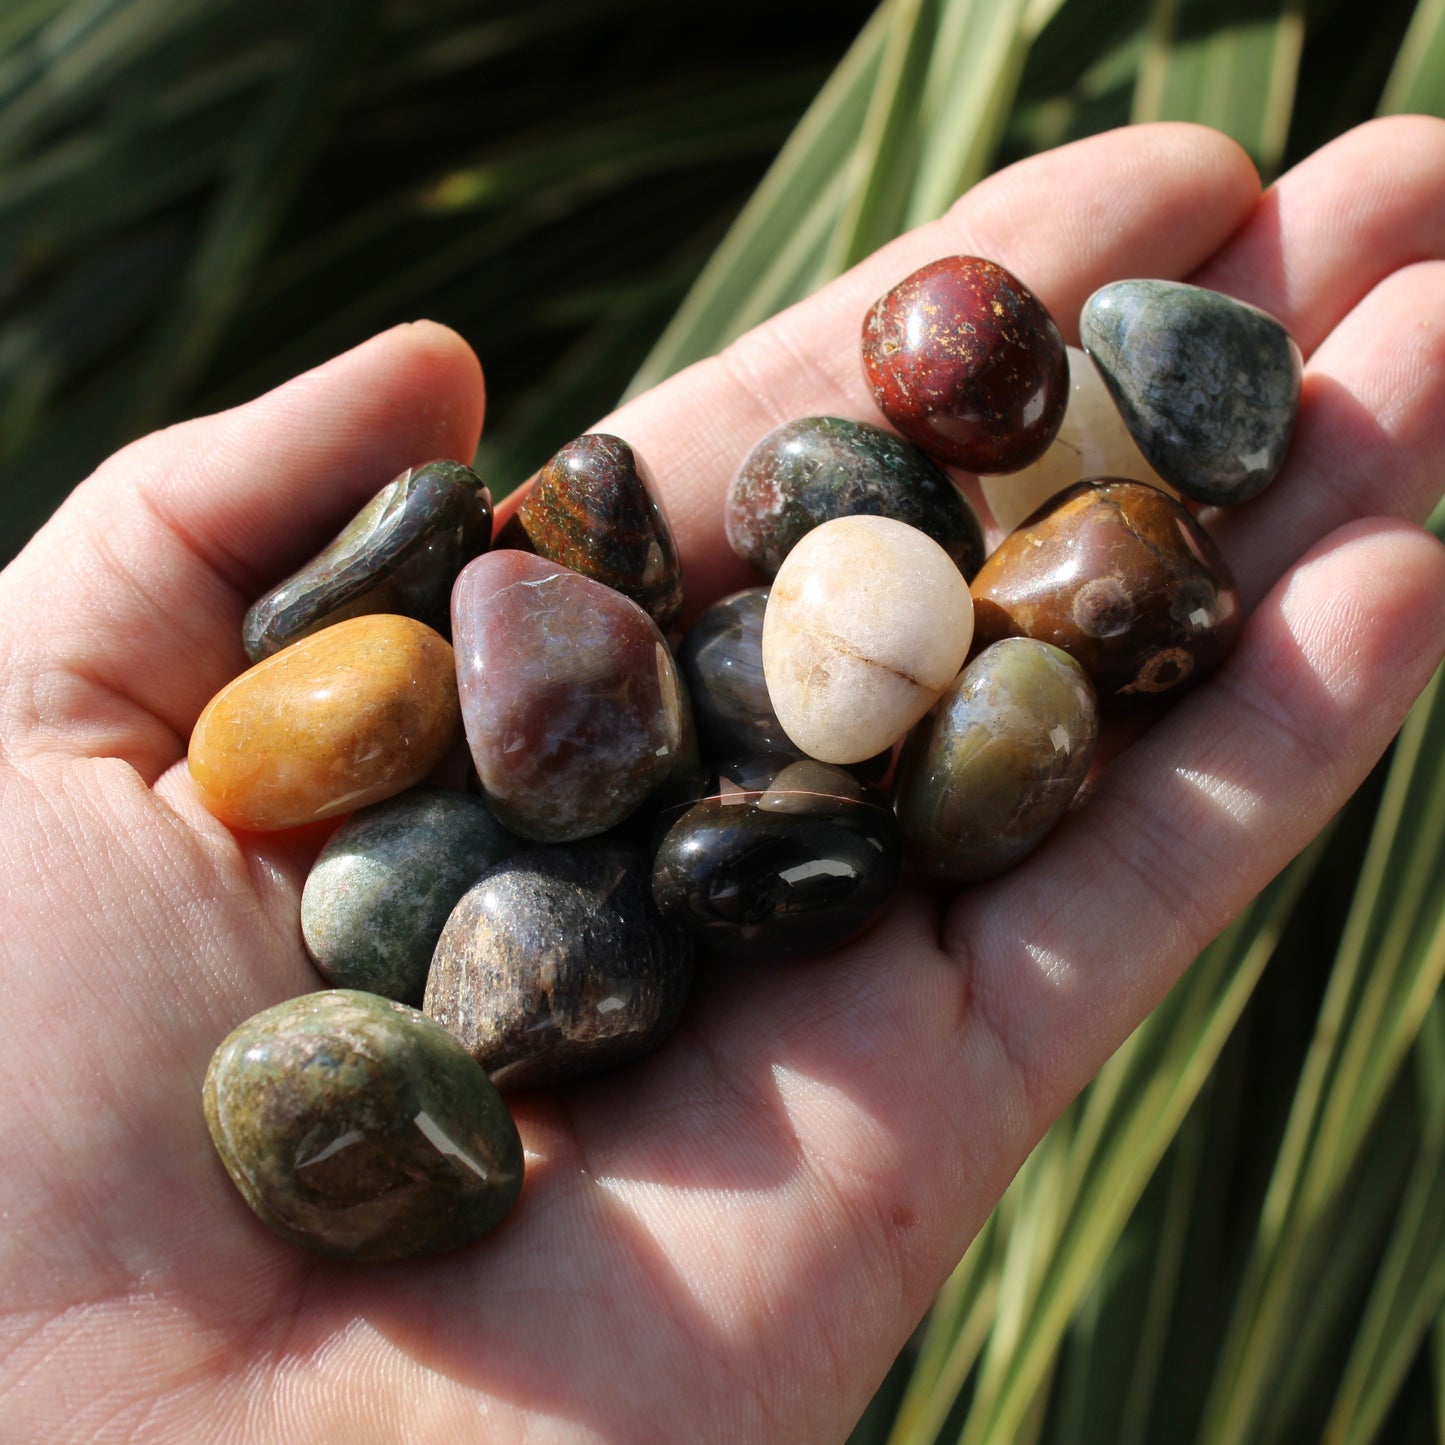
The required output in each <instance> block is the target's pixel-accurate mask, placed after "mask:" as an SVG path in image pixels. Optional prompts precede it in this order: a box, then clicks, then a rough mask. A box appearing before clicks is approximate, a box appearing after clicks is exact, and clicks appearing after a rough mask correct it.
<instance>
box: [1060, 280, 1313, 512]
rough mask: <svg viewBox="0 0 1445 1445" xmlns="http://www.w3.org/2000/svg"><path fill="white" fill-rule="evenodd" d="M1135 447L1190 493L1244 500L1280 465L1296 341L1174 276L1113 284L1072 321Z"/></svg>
mask: <svg viewBox="0 0 1445 1445" xmlns="http://www.w3.org/2000/svg"><path fill="white" fill-rule="evenodd" d="M1079 330H1080V334H1081V335H1082V337H1083V341H1084V347H1085V349H1086V350H1087V351H1088V353H1089V355H1090V356H1091V357H1093V359H1094V362H1095V364H1096V365H1097V366H1098V368H1099V371H1100V373H1101V374H1102V375H1103V378H1104V381H1105V383H1106V384H1107V386H1108V388H1109V391H1110V393H1111V394H1112V395H1113V397H1114V401H1115V403H1116V404H1117V405H1118V408H1119V412H1120V415H1122V416H1123V418H1124V422H1125V424H1126V425H1127V426H1128V428H1129V431H1130V432H1131V433H1132V435H1133V437H1134V440H1135V441H1137V442H1138V443H1139V449H1140V451H1142V452H1143V454H1144V455H1145V456H1146V457H1147V458H1148V459H1149V461H1150V462H1151V463H1152V464H1153V466H1154V468H1155V470H1156V471H1157V472H1158V473H1159V475H1160V476H1162V477H1163V478H1164V480H1165V481H1167V482H1169V483H1170V484H1171V485H1172V486H1174V487H1177V488H1178V489H1179V491H1181V492H1182V493H1184V494H1185V495H1186V496H1189V497H1193V498H1195V499H1196V500H1197V501H1201V502H1211V503H1214V504H1216V505H1219V506H1228V505H1232V504H1233V503H1236V502H1247V501H1248V500H1249V499H1250V498H1251V497H1255V496H1258V494H1259V493H1260V492H1261V491H1263V490H1264V488H1265V487H1266V486H1268V485H1269V483H1270V481H1271V480H1272V479H1273V478H1274V475H1275V473H1276V472H1277V471H1278V470H1279V468H1280V466H1281V465H1282V463H1283V462H1284V458H1285V453H1286V451H1287V450H1288V449H1289V443H1290V438H1291V436H1293V434H1294V424H1295V417H1296V415H1297V413H1298V411H1299V396H1300V378H1301V375H1302V367H1301V361H1300V351H1299V347H1298V346H1296V345H1295V343H1294V341H1293V340H1292V339H1291V338H1290V335H1289V333H1288V332H1287V331H1286V330H1285V329H1284V327H1283V326H1281V325H1280V324H1279V322H1278V321H1276V320H1275V319H1274V317H1272V316H1269V315H1267V314H1266V313H1265V312H1263V311H1260V310H1258V309H1257V308H1255V307H1253V306H1247V305H1245V303H1244V302H1242V301H1235V300H1233V299H1231V298H1230V297H1228V296H1222V295H1220V294H1219V292H1217V291H1206V290H1204V289H1203V288H1202V287H1199V286H1186V285H1184V284H1183V283H1182V282H1179V281H1147V280H1146V281H1116V282H1114V283H1113V284H1112V285H1109V286H1105V287H1102V288H1101V289H1100V290H1098V291H1096V292H1094V294H1093V295H1092V296H1091V297H1090V298H1089V299H1088V301H1087V302H1086V303H1085V305H1084V310H1083V314H1082V316H1081V317H1080V319H1079Z"/></svg>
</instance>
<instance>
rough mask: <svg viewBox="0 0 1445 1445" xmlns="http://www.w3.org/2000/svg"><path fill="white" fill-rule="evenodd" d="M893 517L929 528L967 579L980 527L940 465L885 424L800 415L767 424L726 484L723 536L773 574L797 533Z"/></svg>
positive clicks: (974, 566) (977, 553)
mask: <svg viewBox="0 0 1445 1445" xmlns="http://www.w3.org/2000/svg"><path fill="white" fill-rule="evenodd" d="M850 516H876V517H892V518H893V519H894V521H897V522H906V523H907V524H908V525H909V526H910V527H917V528H918V530H919V531H920V532H926V533H927V534H928V535H929V536H930V537H932V538H933V539H934V541H935V542H937V543H938V544H939V546H941V547H942V548H943V550H944V551H945V552H947V553H948V555H949V556H950V557H952V558H953V560H954V561H955V562H956V563H957V564H958V568H959V571H961V572H962V573H963V575H964V576H965V577H968V578H971V577H972V576H973V574H974V573H975V572H977V571H978V569H979V567H980V566H981V565H982V563H983V558H984V545H983V529H982V527H981V526H980V525H979V520H978V517H977V516H976V515H975V513H974V510H973V508H972V507H971V506H969V504H968V502H967V500H966V499H965V498H964V496H963V494H962V493H961V492H960V491H959V490H958V488H957V487H955V486H954V485H953V483H952V482H951V481H950V480H949V478H948V475H947V473H946V472H944V471H943V469H942V468H941V467H939V466H938V464H937V463H936V462H934V461H933V460H932V459H931V458H930V457H928V456H926V455H925V454H924V453H923V452H921V451H920V450H919V449H918V448H917V447H916V446H913V445H911V444H910V443H908V442H906V441H904V440H903V439H902V438H901V437H898V436H895V435H894V434H893V433H892V432H890V431H885V430H884V429H883V428H882V427H878V426H871V425H870V424H869V423H867V422H861V421H847V420H844V419H843V418H841V417H834V416H807V417H801V418H799V419H798V420H797V421H790V422H785V423H784V424H783V425H782V426H780V427H777V428H775V429H774V430H773V431H771V432H769V433H768V435H767V436H765V437H764V438H763V439H762V441H760V442H759V443H758V444H757V446H755V447H754V448H753V450H752V452H751V453H750V454H749V455H748V458H747V460H746V461H744V463H743V464H742V467H741V469H740V470H739V471H738V474H737V475H736V476H735V477H734V478H733V480H732V484H731V485H730V486H729V488H728V494H727V500H726V502H725V503H724V511H723V519H724V523H725V526H726V528H727V537H728V542H729V543H730V544H731V546H732V549H733V551H735V552H736V553H737V554H738V555H739V556H740V557H742V558H743V559H744V560H746V561H748V562H751V563H752V564H753V566H754V567H756V568H757V569H758V570H759V571H760V572H763V573H766V574H767V575H768V576H769V577H771V576H773V575H774V574H775V573H776V572H777V570H778V568H779V567H781V566H782V564H783V558H784V557H786V556H787V555H788V553H789V552H791V551H792V549H793V547H794V546H795V545H796V544H797V542H798V541H799V539H800V538H802V537H803V536H805V535H806V534H807V533H808V532H811V531H812V530H813V528H814V527H817V526H820V525H821V524H822V523H824V522H828V521H831V520H832V519H833V518H834V517H850Z"/></svg>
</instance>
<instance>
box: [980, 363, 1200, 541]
mask: <svg viewBox="0 0 1445 1445" xmlns="http://www.w3.org/2000/svg"><path fill="white" fill-rule="evenodd" d="M1068 352H1069V405H1068V409H1067V410H1066V411H1065V412H1064V420H1063V422H1062V423H1061V424H1060V426H1059V434H1058V435H1057V436H1056V437H1055V438H1054V439H1053V441H1052V442H1051V443H1050V444H1049V449H1048V450H1047V451H1046V452H1045V453H1044V454H1043V456H1041V457H1040V458H1039V459H1038V461H1036V462H1035V463H1034V464H1033V465H1032V466H1028V467H1025V468H1024V469H1023V470H1022V471H1020V472H1010V473H1008V475H1007V476H997V477H980V478H979V479H978V482H979V487H980V488H981V489H982V491H983V495H984V499H985V500H986V501H987V502H988V506H989V510H990V511H991V512H992V513H993V516H994V520H995V521H996V522H997V523H998V525H999V526H1000V528H1002V529H1003V531H1005V532H1011V531H1013V529H1014V528H1015V527H1017V526H1018V524H1019V523H1020V522H1022V521H1023V519H1024V518H1025V517H1027V516H1028V515H1029V513H1030V512H1032V511H1034V510H1035V509H1036V508H1038V507H1041V506H1042V505H1043V504H1044V503H1045V502H1047V501H1048V499H1049V498H1050V497H1053V496H1057V495H1058V494H1059V493H1060V492H1062V491H1063V490H1064V488H1065V487H1071V486H1073V485H1074V483H1075V482H1082V481H1085V480H1087V479H1088V478H1090V477H1125V478H1127V479H1128V480H1130V481H1134V482H1148V483H1149V485H1150V486H1151V487H1158V488H1159V489H1160V490H1161V491H1165V492H1168V493H1169V495H1170V496H1171V497H1173V496H1177V495H1178V493H1176V492H1175V491H1174V489H1173V488H1172V487H1170V486H1169V485H1168V484H1167V483H1166V482H1165V481H1164V479H1163V478H1162V477H1161V476H1160V475H1159V473H1158V472H1156V471H1155V470H1154V468H1153V467H1151V466H1150V465H1149V463H1148V462H1146V461H1145V460H1144V454H1143V453H1142V452H1141V451H1140V450H1139V448H1138V447H1137V446H1136V445H1135V443H1134V438H1133V437H1131V436H1130V435H1129V428H1128V427H1126V426H1125V425H1124V418H1123V417H1121V416H1120V415H1119V409H1118V407H1116V406H1115V405H1114V399H1113V397H1111V396H1110V395H1109V389H1108V387H1106V386H1105V385H1104V379H1103V378H1102V377H1101V376H1100V375H1099V371H1098V368H1097V367H1096V366H1095V365H1094V363H1093V362H1092V361H1090V360H1089V355H1088V353H1087V352H1085V351H1080V350H1079V348H1078V347H1077V346H1071V347H1069V348H1068Z"/></svg>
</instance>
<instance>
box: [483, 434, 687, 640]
mask: <svg viewBox="0 0 1445 1445" xmlns="http://www.w3.org/2000/svg"><path fill="white" fill-rule="evenodd" d="M496 545H497V546H498V547H520V548H521V549H522V550H524V551H527V552H534V553H536V554H537V555H538V556H539V557H547V558H549V559H550V560H552V561H553V562H561V563H562V564H563V565H564V566H566V567H570V568H571V569H572V570H573V571H574V572H580V573H582V574H583V576H585V577H591V578H594V579H595V580H596V581H598V582H602V583H604V584H605V585H606V586H608V587H612V588H615V589H616V590H617V591H618V592H621V593H622V594H623V595H624V596H627V597H630V598H632V600H633V601H634V602H636V603H637V604H638V605H639V606H640V607H641V608H642V609H643V610H644V611H645V612H646V613H647V614H648V615H649V616H650V617H651V618H652V620H653V621H654V622H656V623H657V625H658V627H660V628H666V627H669V626H671V624H672V623H673V622H675V621H676V620H677V617H678V614H679V613H680V612H681V611H682V569H681V567H680V566H679V565H678V560H677V545H676V543H675V542H674V541H673V539H672V529H671V527H669V526H668V524H667V517H666V516H665V515H664V513H663V510H662V505H661V503H660V502H659V501H658V499H657V492H656V489H655V488H654V487H653V485H652V481H651V478H650V476H649V474H648V472H647V470H646V468H645V467H644V466H643V463H642V459H641V458H640V457H639V456H638V455H637V453H636V452H634V451H633V449H632V448H631V447H630V446H628V444H627V443H626V442H625V441H623V440H622V438H621V437H615V436H608V435H606V434H605V433H602V432H589V433H588V434H587V435H586V436H580V437H577V438H576V439H575V440H574V441H570V442H568V443H567V445H566V446H565V447H563V448H562V450H561V451H559V452H558V453H557V455H556V456H554V457H553V458H552V460H551V461H549V462H548V463H547V465H546V466H545V467H543V468H542V470H541V471H540V472H538V473H537V476H536V478H535V479H534V481H533V483H532V487H531V489H530V490H529V491H528V493H527V495H526V498H525V499H524V500H523V502H522V505H521V506H520V507H519V508H518V509H517V511H516V513H515V514H514V515H513V517H512V519H511V520H510V521H509V522H508V523H507V525H506V526H505V527H503V528H502V530H501V532H500V534H499V535H498V537H497V542H496Z"/></svg>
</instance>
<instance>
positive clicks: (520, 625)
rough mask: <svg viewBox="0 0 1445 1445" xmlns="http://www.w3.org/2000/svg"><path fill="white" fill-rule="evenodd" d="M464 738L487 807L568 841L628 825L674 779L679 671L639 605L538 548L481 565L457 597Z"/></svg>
mask: <svg viewBox="0 0 1445 1445" xmlns="http://www.w3.org/2000/svg"><path fill="white" fill-rule="evenodd" d="M452 635H453V638H454V640H455V645H456V655H457V678H458V682H459V685H460V692H461V705H462V720H463V723H464V725H465V728H466V734H467V743H468V746H469V747H470V748H471V753H472V760H473V762H474V763H475V765H476V770H477V778H478V781H479V783H480V786H481V789H482V794H483V796H484V797H485V798H486V800H487V804H488V806H489V807H490V808H491V810H492V812H493V813H494V814H495V815H496V817H497V819H498V821H499V822H500V823H501V824H502V825H503V827H505V828H508V829H510V830H511V831H512V832H514V833H518V834H520V835H521V836H522V837H524V838H533V839H536V840H538V841H541V842H547V843H562V842H569V841H572V840H575V839H578V838H587V837H592V836H594V835H596V834H599V833H604V832H606V831H607V829H609V828H611V827H614V826H615V825H616V824H618V823H620V822H621V821H622V820H623V819H624V818H625V817H627V815H628V814H629V813H631V812H632V811H633V809H634V808H636V807H637V806H638V804H640V803H641V802H642V800H643V799H644V798H646V797H647V795H648V794H649V793H650V792H652V791H653V789H654V788H656V787H657V786H658V785H659V784H661V783H662V782H663V781H664V780H665V779H666V778H667V777H668V776H669V775H670V774H672V773H673V772H674V769H675V768H676V765H677V755H678V751H679V749H680V748H681V747H682V746H683V742H684V723H683V712H682V709H683V703H682V700H681V698H680V696H679V688H678V679H677V669H676V666H675V665H674V663H673V660H672V654H671V653H670V652H669V651H668V647H667V644H666V642H664V641H663V637H662V634H661V633H660V632H659V631H658V629H657V624H656V623H655V622H654V621H653V620H652V618H651V617H649V616H648V615H647V613H646V612H644V611H643V609H642V608H641V607H639V606H638V605H637V603H635V602H633V601H631V600H630V599H629V598H626V597H624V596H623V595H622V594H621V593H620V592H615V591H613V590H612V588H610V587H605V586H603V584H602V583H600V582H596V581H593V580H592V579H591V578H590V577H583V576H580V575H579V574H578V573H576V572H573V571H570V570H569V569H568V568H566V567H564V566H562V565H561V564H560V563H558V562H552V561H549V560H547V559H546V558H544V557H536V556H533V555H531V554H530V553H527V552H517V551H494V552H489V553H488V554H487V555H486V556H484V557H478V558H477V559H476V561H475V562H472V563H471V564H470V565H468V566H467V567H466V568H465V569H464V570H463V572H462V575H461V576H460V577H459V578H458V579H457V585H456V588H455V590H454V592H453V594H452Z"/></svg>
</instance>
